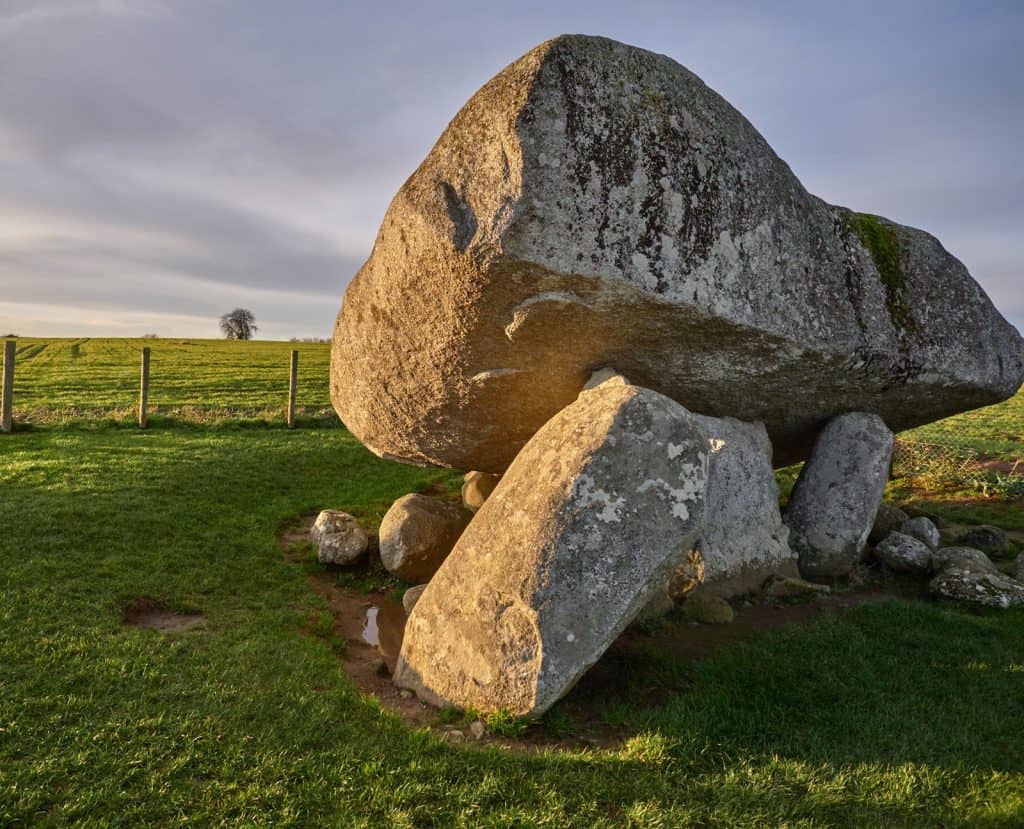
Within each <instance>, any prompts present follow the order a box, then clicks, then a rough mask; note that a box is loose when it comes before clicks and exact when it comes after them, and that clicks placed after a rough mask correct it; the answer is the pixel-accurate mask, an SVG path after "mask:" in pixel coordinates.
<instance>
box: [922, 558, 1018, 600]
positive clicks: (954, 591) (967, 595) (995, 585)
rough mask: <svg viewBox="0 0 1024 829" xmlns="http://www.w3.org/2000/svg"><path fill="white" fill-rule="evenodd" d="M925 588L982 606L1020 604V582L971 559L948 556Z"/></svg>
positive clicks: (940, 595) (948, 597)
mask: <svg viewBox="0 0 1024 829" xmlns="http://www.w3.org/2000/svg"><path fill="white" fill-rule="evenodd" d="M928 589H929V591H930V592H931V593H932V594H933V595H935V596H939V597H941V598H944V599H956V600H957V601H963V602H971V603H972V604H980V605H984V606H985V607H999V608H1007V607H1012V606H1016V605H1024V584H1021V583H1020V582H1019V581H1016V580H1015V579H1011V578H1010V577H1009V576H1006V575H1003V574H1002V573H1000V572H999V571H998V570H996V569H995V567H992V566H991V562H989V566H985V565H983V564H979V563H978V562H977V561H976V560H974V559H973V558H968V557H964V556H952V557H950V558H949V559H947V560H946V563H945V564H944V566H943V567H942V569H941V570H940V571H939V573H938V575H937V576H935V578H933V579H932V580H931V582H930V583H929V585H928Z"/></svg>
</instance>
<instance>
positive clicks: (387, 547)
mask: <svg viewBox="0 0 1024 829" xmlns="http://www.w3.org/2000/svg"><path fill="white" fill-rule="evenodd" d="M472 517H473V513H472V512H470V511H469V510H467V509H465V508H464V507H462V506H460V505H459V504H452V503H449V502H448V501H442V500H441V499H439V498H432V497H431V496H429V495H420V494H417V493H413V494H411V495H403V496H402V497H401V498H399V499H398V500H397V501H395V503H393V504H392V505H391V509H389V510H388V511H387V513H386V514H385V515H384V519H383V520H382V521H381V522H380V559H381V561H382V562H384V567H385V568H386V569H387V570H388V572H390V573H394V574H395V575H396V576H398V577H399V578H400V579H404V580H405V581H413V582H416V581H419V582H423V581H429V580H430V577H431V576H433V575H434V573H436V572H437V568H438V567H440V566H441V563H442V562H443V561H444V560H445V558H447V556H448V553H450V552H451V550H452V547H454V546H455V542H456V541H458V540H459V536H460V535H462V531H463V530H464V529H466V525H467V524H468V523H469V522H470V519H472Z"/></svg>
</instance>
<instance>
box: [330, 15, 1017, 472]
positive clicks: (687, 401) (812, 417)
mask: <svg viewBox="0 0 1024 829" xmlns="http://www.w3.org/2000/svg"><path fill="white" fill-rule="evenodd" d="M601 366H612V367H614V368H616V369H618V370H620V371H622V372H623V373H625V374H626V375H627V376H628V377H629V378H630V379H631V380H633V381H634V382H636V383H638V384H640V385H642V386H646V387H649V388H652V389H655V390H657V391H659V392H661V393H663V394H665V395H668V396H669V397H671V398H673V399H674V400H677V401H678V402H680V403H681V404H683V405H684V406H686V407H687V408H688V409H690V410H692V411H697V412H701V413H704V414H707V415H712V416H731V417H737V418H740V419H741V420H744V421H762V422H763V423H764V424H765V426H766V427H767V429H768V434H769V436H770V437H771V440H772V443H773V445H774V447H775V452H776V457H775V462H776V465H779V466H781V465H783V464H786V463H791V462H794V461H797V460H802V459H803V458H805V457H806V455H807V452H808V450H809V449H810V447H811V445H812V444H813V441H814V437H815V435H816V434H817V433H818V431H819V430H820V429H821V427H822V425H823V424H825V423H826V422H827V421H828V420H829V419H831V418H833V417H835V416H836V415H839V414H842V413H843V412H847V411H870V412H876V413H877V414H879V415H880V416H881V417H882V418H883V419H884V420H885V421H886V423H888V424H889V426H890V427H891V428H893V429H895V430H897V431H899V430H903V429H907V428H910V427H911V426H915V425H918V424H921V423H927V422H930V421H933V420H937V419H939V418H942V417H945V416H947V415H950V414H953V413H955V412H960V411H964V410H966V409H972V408H975V407H978V406H984V405H987V404H989V403H995V402H997V401H999V400H1003V399H1005V398H1007V397H1009V396H1011V395H1012V394H1013V393H1014V391H1016V389H1017V388H1018V386H1019V385H1020V383H1021V379H1022V377H1024V343H1022V340H1021V337H1020V335H1019V334H1018V333H1017V331H1016V330H1015V329H1014V327H1013V326H1012V325H1010V324H1009V323H1008V322H1007V321H1006V320H1005V319H1004V318H1003V317H1002V316H1001V315H1000V314H999V312H998V311H997V310H996V309H995V308H994V307H993V305H992V303H991V301H990V300H989V298H988V297H987V296H986V295H985V292H984V291H983V290H982V288H981V287H980V286H979V285H978V284H977V283H976V282H975V281H974V279H972V278H971V275H970V274H969V273H968V272H967V269H966V268H965V267H964V266H963V264H962V263H961V262H959V261H958V260H957V259H956V258H955V257H953V256H952V255H950V254H949V253H948V252H947V251H946V250H945V249H944V248H943V247H942V245H941V244H940V242H939V241H938V240H937V239H935V238H934V237H933V236H930V235H929V234H927V233H925V232H924V231H921V230H916V229H914V228H910V227H905V226H903V225H899V224H897V223H895V222H892V221H889V220H888V219H884V218H882V217H879V216H873V215H868V214H859V213H854V212H852V211H850V210H848V209H846V208H843V207H838V206H834V205H830V204H827V203H825V202H824V201H822V200H821V199H819V198H816V197H815V196H813V195H811V194H810V193H808V192H807V190H805V189H804V187H803V185H801V183H800V182H799V181H798V180H797V178H796V176H795V175H794V174H793V172H792V171H791V170H790V168H789V167H788V166H787V165H786V163H785V162H784V161H783V160H782V159H780V158H779V157H778V156H777V155H776V154H775V153H774V152H773V151H772V149H771V147H770V146H769V145H768V143H767V142H766V141H765V139H764V138H763V137H762V136H761V135H760V134H759V133H758V132H757V130H756V129H755V128H754V127H753V126H752V125H751V124H750V122H749V121H747V119H746V118H744V117H743V115H741V114H740V113H739V112H737V111H736V109H734V108H733V107H732V106H730V105H729V103H728V102H727V101H725V100H724V99H723V98H722V97H721V96H720V95H718V94H717V93H715V92H714V91H713V90H712V89H710V88H708V87H707V86H706V85H705V84H704V83H703V82H702V81H701V80H700V78H698V77H697V76H696V75H694V74H693V73H692V72H689V71H688V70H686V69H685V68H684V67H682V66H680V65H679V64H678V63H676V62H675V61H673V60H671V59H670V58H668V57H665V56H663V55H657V54H654V53H652V52H648V51H645V50H643V49H637V48H634V47H631V46H627V45H625V44H622V43H616V42H615V41H612V40H607V39H605V38H600V37H584V36H578V35H569V36H563V37H558V38H555V39H554V40H550V41H548V42H546V43H543V44H541V45H540V46H538V47H537V48H535V49H533V50H532V51H531V52H529V53H528V54H526V55H524V56H523V57H522V58H520V59H519V60H517V61H515V62H514V63H512V64H511V65H510V66H508V67H507V68H505V69H504V70H502V71H501V72H500V73H499V74H498V75H497V76H496V77H494V78H493V79H492V80H491V81H489V82H488V83H487V84H485V85H484V86H483V88H481V89H480V90H479V91H478V92H477V93H476V94H475V95H473V97H472V98H471V99H470V100H469V101H468V102H467V103H466V105H465V106H464V107H463V108H462V109H461V111H460V112H459V113H458V114H457V115H456V116H455V118H454V119H453V120H452V122H451V124H449V126H448V127H447V129H446V130H445V131H444V133H443V134H442V135H441V137H440V138H439V139H438V141H437V143H436V145H435V146H434V148H433V149H432V150H431V152H430V154H429V155H428V156H427V158H426V159H425V160H424V161H423V163H422V164H421V165H420V166H419V168H418V169H417V170H416V171H415V172H413V174H412V175H411V176H410V177H409V179H408V180H407V181H406V182H405V184H403V185H402V187H401V189H400V190H399V191H398V193H397V194H396V195H395V197H394V199H393V200H392V202H391V205H390V206H389V208H388V210H387V214H386V215H385V217H384V220H383V223H382V224H381V227H380V231H379V233H378V235H377V238H376V241H375V243H374V247H373V251H372V253H371V254H370V257H369V259H368V260H367V262H366V263H365V265H364V266H363V267H362V269H361V270H360V271H359V273H358V274H357V276H356V277H355V279H354V280H353V281H352V282H351V284H350V285H349V287H348V289H347V291H346V294H345V298H344V302H343V304H342V307H341V311H340V314H339V317H338V321H337V326H336V327H335V331H334V341H333V351H332V364H331V396H332V400H333V402H334V405H335V408H336V409H337V410H338V413H339V415H340V416H341V419H342V420H343V421H344V423H345V424H346V426H348V428H349V429H350V430H351V431H352V432H353V434H355V435H356V436H357V437H358V438H359V439H360V440H361V441H363V443H365V444H366V445H367V446H368V447H370V448H371V449H372V450H373V451H374V452H376V453H377V454H380V455H385V456H389V457H395V458H400V459H403V460H406V461H408V462H411V463H422V464H437V465H442V466H453V467H456V468H460V469H477V470H482V471H485V472H501V471H502V470H503V469H504V468H505V467H506V466H508V464H509V463H510V462H511V461H512V459H513V458H514V457H515V456H516V453H517V452H518V451H519V449H520V448H521V447H522V446H523V445H524V444H525V443H526V442H527V441H528V440H529V439H530V436H531V435H532V434H533V433H534V432H535V431H537V429H539V428H540V427H541V426H542V425H543V424H544V423H545V422H546V421H547V420H548V419H550V418H551V417H552V416H554V415H555V413H556V412H558V411H559V410H560V409H562V408H563V407H564V406H566V405H568V404H569V403H571V402H572V401H573V399H575V397H576V395H577V393H578V391H579V389H580V388H581V387H582V386H583V384H584V382H585V381H586V379H587V377H588V376H589V374H590V372H591V370H592V369H593V368H595V367H601Z"/></svg>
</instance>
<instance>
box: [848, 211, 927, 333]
mask: <svg viewBox="0 0 1024 829" xmlns="http://www.w3.org/2000/svg"><path fill="white" fill-rule="evenodd" d="M850 218H851V224H852V226H853V230H854V231H855V232H856V234H857V236H858V238H860V241H861V243H862V244H863V245H864V247H866V248H867V249H868V252H869V253H870V254H871V258H872V259H873V260H874V263H875V267H876V268H877V269H878V274H879V276H880V277H881V278H882V285H883V286H884V287H885V304H886V307H887V308H888V309H889V316H890V317H891V318H892V322H893V325H895V326H896V327H897V328H898V329H901V330H903V331H909V330H912V329H913V328H914V317H913V315H912V314H911V313H910V308H909V306H908V305H907V300H906V289H907V278H906V275H905V274H904V273H903V267H902V266H901V264H900V240H899V237H898V236H897V235H896V231H895V229H894V228H893V227H891V226H890V225H889V224H887V223H885V222H883V221H881V220H880V219H879V218H878V216H873V215H871V214H870V213H853V214H851V217H850Z"/></svg>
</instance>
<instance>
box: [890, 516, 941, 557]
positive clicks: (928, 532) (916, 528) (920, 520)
mask: <svg viewBox="0 0 1024 829" xmlns="http://www.w3.org/2000/svg"><path fill="white" fill-rule="evenodd" d="M900 532H901V533H902V534H903V535H909V536H911V537H912V538H916V539H917V540H918V541H920V542H921V543H923V544H927V545H928V548H929V549H930V550H937V549H939V546H940V545H941V544H942V535H941V534H940V533H939V528H938V527H936V526H935V522H934V521H932V520H931V519H930V518H925V517H924V516H923V515H919V516H918V517H917V518H909V519H907V520H906V521H904V522H903V523H902V524H901V525H900Z"/></svg>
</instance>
